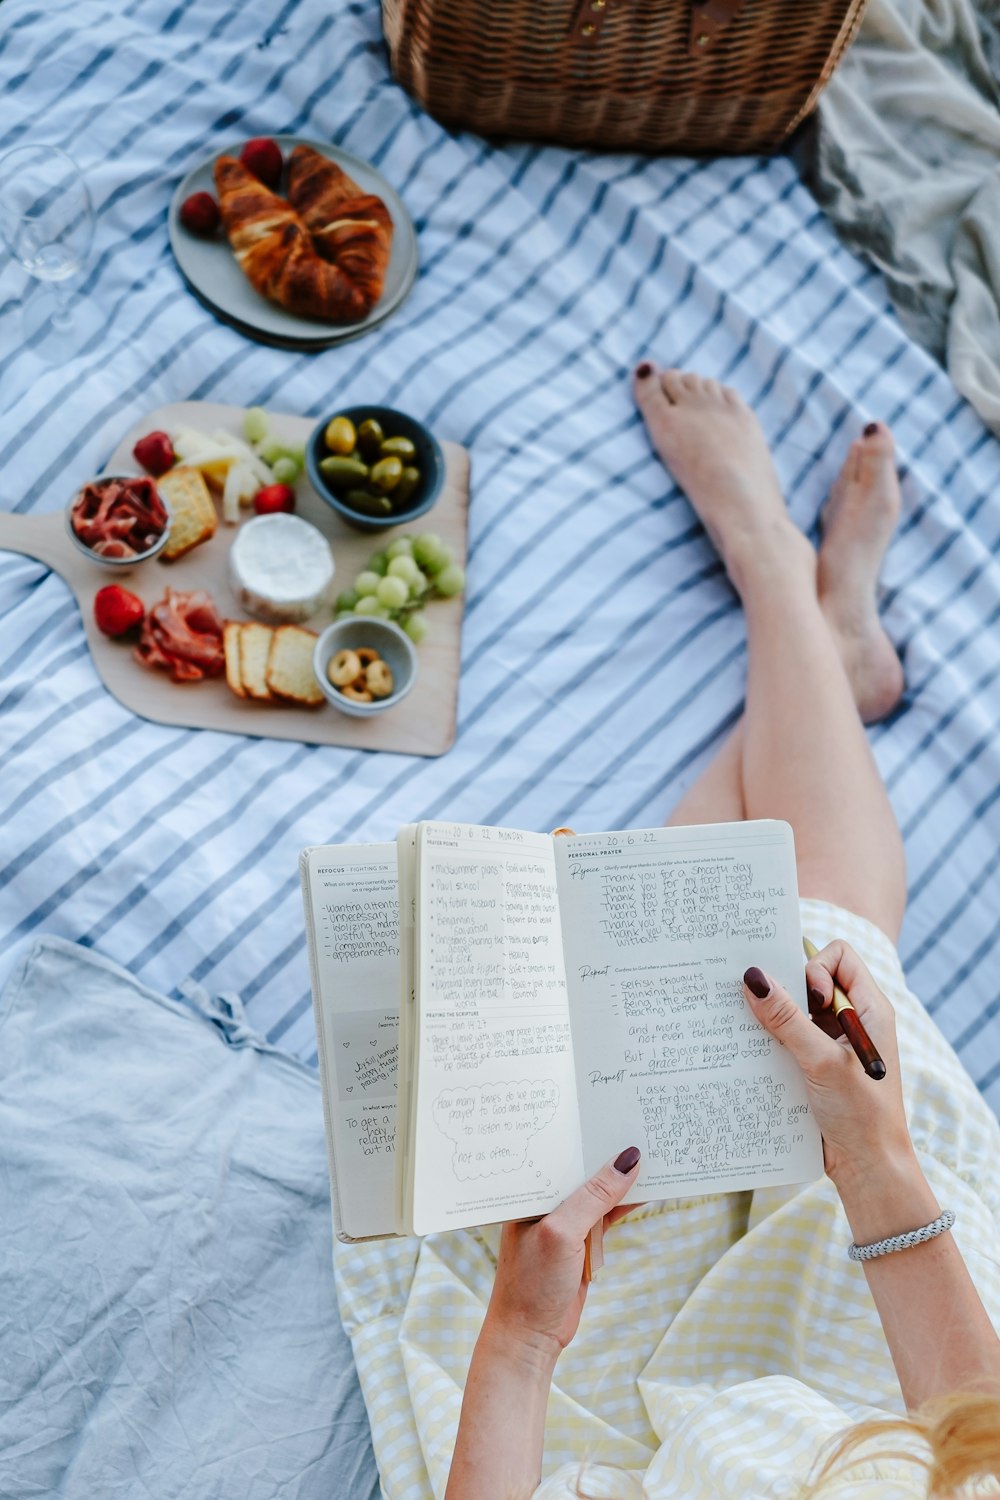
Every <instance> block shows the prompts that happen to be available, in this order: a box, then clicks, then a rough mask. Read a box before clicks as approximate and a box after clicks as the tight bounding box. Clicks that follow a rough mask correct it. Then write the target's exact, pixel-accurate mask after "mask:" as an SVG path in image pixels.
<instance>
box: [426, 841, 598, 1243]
mask: <svg viewBox="0 0 1000 1500" xmlns="http://www.w3.org/2000/svg"><path fill="white" fill-rule="evenodd" d="M552 843H553V841H552V839H551V838H549V837H548V836H547V835H544V834H536V833H520V832H517V831H516V830H513V829H507V828H478V827H471V826H469V825H467V824H452V823H449V824H443V823H422V824H421V825H420V829H419V834H418V859H419V874H418V882H417V917H416V920H417V929H418V934H419V941H418V944H417V965H418V986H417V991H418V1008H419V1032H420V1035H419V1045H418V1049H417V1085H416V1087H417V1105H416V1130H415V1142H414V1147H415V1150H414V1168H413V1229H414V1231H415V1232H416V1233H417V1234H427V1233H430V1232H431V1231H433V1230H438V1229H457V1228H460V1227H462V1226H464V1225H472V1224H490V1223H495V1222H496V1221H497V1220H500V1219H508V1218H526V1217H528V1216H529V1215H533V1214H542V1213H546V1212H547V1211H548V1210H549V1209H550V1208H554V1207H555V1206H556V1204H557V1203H559V1202H561V1200H562V1199H563V1198H564V1197H565V1196H566V1194H567V1193H568V1192H570V1191H571V1190H572V1189H573V1188H575V1187H577V1186H578V1185H579V1183H580V1182H581V1181H582V1180H583V1173H582V1167H581V1154H580V1124H579V1117H578V1113H577V1099H576V1075H575V1070H574V1067H573V1056H572V1050H571V1046H570V1028H569V1017H568V1014H567V1008H566V978H565V973H564V970H563V957H562V936H561V933H560V927H559V905H558V901H557V897H556V877H555V866H554V862H553V853H552Z"/></svg>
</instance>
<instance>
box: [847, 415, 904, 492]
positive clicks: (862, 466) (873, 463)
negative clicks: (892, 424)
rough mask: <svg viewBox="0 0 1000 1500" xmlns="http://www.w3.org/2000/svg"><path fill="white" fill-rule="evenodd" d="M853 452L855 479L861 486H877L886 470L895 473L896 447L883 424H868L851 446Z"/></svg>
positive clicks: (884, 475) (882, 479)
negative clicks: (855, 455)
mask: <svg viewBox="0 0 1000 1500" xmlns="http://www.w3.org/2000/svg"><path fill="white" fill-rule="evenodd" d="M855 451H856V453H857V459H856V464H857V467H856V471H855V477H856V478H857V479H859V480H860V481H861V483H862V484H879V483H881V482H883V481H884V479H885V477H886V471H887V470H889V471H891V472H892V473H895V467H896V445H895V444H894V443H893V440H892V433H891V432H890V431H889V429H888V427H886V425H885V423H884V422H869V423H868V426H867V427H866V428H865V430H864V434H863V435H862V436H861V437H860V438H858V439H857V441H856V442H855V443H853V444H852V447H851V453H852V454H854V453H855Z"/></svg>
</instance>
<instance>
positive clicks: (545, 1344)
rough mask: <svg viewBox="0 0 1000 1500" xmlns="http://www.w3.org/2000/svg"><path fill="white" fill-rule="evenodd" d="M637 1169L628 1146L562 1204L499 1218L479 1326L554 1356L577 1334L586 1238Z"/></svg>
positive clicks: (616, 1214) (614, 1214) (607, 1216)
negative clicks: (528, 1215)
mask: <svg viewBox="0 0 1000 1500" xmlns="http://www.w3.org/2000/svg"><path fill="white" fill-rule="evenodd" d="M638 1173H639V1150H638V1147H636V1146H630V1147H629V1148H628V1150H626V1151H623V1152H622V1153H621V1155H620V1156H618V1157H617V1158H616V1159H615V1161H613V1162H608V1164H607V1165H606V1166H604V1167H602V1168H601V1170H600V1171H599V1172H597V1173H596V1174H595V1175H594V1176H593V1177H591V1179H590V1181H589V1182H585V1183H584V1184H583V1186H582V1187H581V1188H577V1190H576V1192H575V1193H573V1194H571V1196H570V1197H569V1198H567V1199H566V1201H565V1202H564V1203H560V1205H559V1207H558V1208H556V1209H553V1211H552V1212H551V1213H550V1214H546V1215H545V1217H544V1218H543V1219H535V1220H534V1221H532V1222H530V1223H516V1224H505V1225H504V1226H503V1230H502V1232H501V1235H500V1254H499V1257H498V1259H497V1274H496V1281H495V1282H494V1285H493V1295H492V1297H491V1298H490V1305H489V1308H488V1310H487V1313H486V1322H485V1325H484V1331H486V1330H488V1331H489V1333H490V1334H491V1335H494V1336H496V1335H502V1336H503V1337H504V1338H505V1339H506V1340H508V1341H514V1342H517V1343H518V1344H520V1345H522V1346H524V1347H526V1348H530V1349H533V1350H535V1351H537V1352H539V1353H541V1354H543V1355H548V1356H549V1357H550V1358H551V1359H552V1360H553V1362H554V1361H555V1359H556V1357H557V1356H558V1354H559V1352H560V1350H562V1349H565V1347H566V1345H567V1344H568V1343H569V1341H570V1339H571V1338H572V1337H573V1335H574V1334H575V1333H576V1330H577V1327H578V1325H579V1322H580V1314H581V1312H582V1311H583V1304H584V1301H585V1300H586V1296H587V1286H586V1283H585V1281H584V1279H583V1258H584V1241H585V1240H586V1238H587V1235H588V1234H589V1233H590V1231H591V1230H592V1229H593V1228H594V1226H595V1224H597V1223H598V1222H599V1221H601V1220H603V1221H604V1222H605V1223H609V1224H613V1223H614V1222H615V1220H616V1219H619V1218H621V1217H622V1215H624V1214H626V1213H628V1212H629V1208H628V1207H626V1208H618V1204H620V1203H621V1200H622V1199H623V1198H624V1196H625V1194H626V1193H627V1192H628V1190H629V1188H630V1187H631V1186H632V1184H633V1183H634V1182H635V1179H636V1177H637V1176H638Z"/></svg>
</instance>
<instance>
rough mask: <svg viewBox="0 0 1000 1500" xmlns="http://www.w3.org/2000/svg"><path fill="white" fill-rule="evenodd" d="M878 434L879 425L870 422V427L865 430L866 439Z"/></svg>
mask: <svg viewBox="0 0 1000 1500" xmlns="http://www.w3.org/2000/svg"><path fill="white" fill-rule="evenodd" d="M876 432H878V423H877V422H869V423H868V426H867V427H866V428H865V437H874V436H875V434H876Z"/></svg>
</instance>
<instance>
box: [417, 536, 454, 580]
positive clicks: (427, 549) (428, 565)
mask: <svg viewBox="0 0 1000 1500" xmlns="http://www.w3.org/2000/svg"><path fill="white" fill-rule="evenodd" d="M413 556H414V557H415V558H416V560H417V562H418V563H419V564H420V566H421V567H422V568H425V569H426V571H427V572H428V573H437V572H439V571H440V570H441V568H444V567H447V565H448V563H450V562H451V551H450V550H449V548H448V547H446V546H445V544H444V542H442V540H441V538H440V537H439V536H437V535H436V533H435V532H433V531H422V532H421V533H420V535H419V536H418V537H416V538H415V539H414V542H413Z"/></svg>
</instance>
